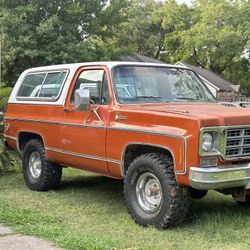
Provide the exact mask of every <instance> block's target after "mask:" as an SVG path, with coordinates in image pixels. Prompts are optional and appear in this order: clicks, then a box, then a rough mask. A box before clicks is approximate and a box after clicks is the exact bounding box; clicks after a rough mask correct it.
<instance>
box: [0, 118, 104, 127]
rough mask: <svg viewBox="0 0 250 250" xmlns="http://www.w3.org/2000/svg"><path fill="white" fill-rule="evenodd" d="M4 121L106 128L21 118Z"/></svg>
mask: <svg viewBox="0 0 250 250" xmlns="http://www.w3.org/2000/svg"><path fill="white" fill-rule="evenodd" d="M4 119H5V120H10V121H22V122H34V123H48V124H56V125H65V126H73V127H87V128H100V129H105V128H106V127H105V126H97V125H89V124H79V123H68V122H59V121H49V120H33V119H23V118H11V117H5V118H4Z"/></svg>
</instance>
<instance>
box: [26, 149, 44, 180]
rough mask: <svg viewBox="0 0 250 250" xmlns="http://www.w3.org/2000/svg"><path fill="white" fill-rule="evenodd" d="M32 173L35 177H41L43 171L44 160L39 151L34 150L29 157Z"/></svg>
mask: <svg viewBox="0 0 250 250" xmlns="http://www.w3.org/2000/svg"><path fill="white" fill-rule="evenodd" d="M29 169H30V174H31V176H32V177H33V178H35V179H37V178H39V177H40V175H41V172H42V160H41V157H40V155H39V153H38V152H36V151H35V152H32V153H31V155H30V158H29Z"/></svg>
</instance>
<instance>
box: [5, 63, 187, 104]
mask: <svg viewBox="0 0 250 250" xmlns="http://www.w3.org/2000/svg"><path fill="white" fill-rule="evenodd" d="M98 65H99V66H107V67H108V68H109V69H111V68H113V67H114V66H118V65H142V66H156V67H157V66H158V67H174V68H185V67H183V66H176V65H170V64H162V63H144V62H123V61H122V62H119V61H118V62H84V63H72V64H60V65H50V66H43V67H36V68H30V69H27V70H25V71H24V72H23V73H22V74H21V75H20V77H19V78H18V80H17V83H16V84H15V87H14V89H13V91H12V93H11V95H10V98H9V103H17V102H18V103H26V104H27V103H31V102H30V101H29V100H17V97H16V96H17V92H18V90H19V87H20V85H21V83H22V81H23V79H24V78H25V76H26V75H27V74H30V73H33V72H43V71H45V72H46V71H50V70H51V71H57V70H58V71H59V70H60V71H61V70H67V71H68V72H69V73H68V75H67V77H66V81H65V83H64V85H63V89H62V92H61V95H60V97H59V99H58V100H56V101H55V102H49V101H38V100H37V101H32V103H35V104H50V105H63V104H64V103H65V100H66V96H67V92H68V89H69V86H70V82H71V79H72V77H73V76H74V74H75V72H76V70H77V69H78V68H79V67H84V66H98Z"/></svg>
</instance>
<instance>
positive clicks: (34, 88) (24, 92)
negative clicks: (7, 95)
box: [18, 73, 46, 97]
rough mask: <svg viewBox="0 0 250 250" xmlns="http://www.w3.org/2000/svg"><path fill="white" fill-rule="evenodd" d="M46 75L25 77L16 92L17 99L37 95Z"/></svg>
mask: <svg viewBox="0 0 250 250" xmlns="http://www.w3.org/2000/svg"><path fill="white" fill-rule="evenodd" d="M45 76H46V74H45V73H43V74H31V75H27V76H26V77H25V79H24V81H23V83H22V86H21V88H20V90H19V92H18V96H19V97H36V96H38V94H39V90H40V89H41V86H42V83H43V81H44V78H45Z"/></svg>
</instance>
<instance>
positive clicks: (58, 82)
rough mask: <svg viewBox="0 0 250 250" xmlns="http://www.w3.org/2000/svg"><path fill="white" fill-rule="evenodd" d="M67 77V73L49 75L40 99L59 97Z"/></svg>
mask: <svg viewBox="0 0 250 250" xmlns="http://www.w3.org/2000/svg"><path fill="white" fill-rule="evenodd" d="M65 76H66V72H54V73H48V75H47V77H46V79H45V81H44V83H43V86H42V89H41V91H40V95H39V97H57V96H58V94H59V91H60V89H61V87H62V83H63V80H64V78H65Z"/></svg>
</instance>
